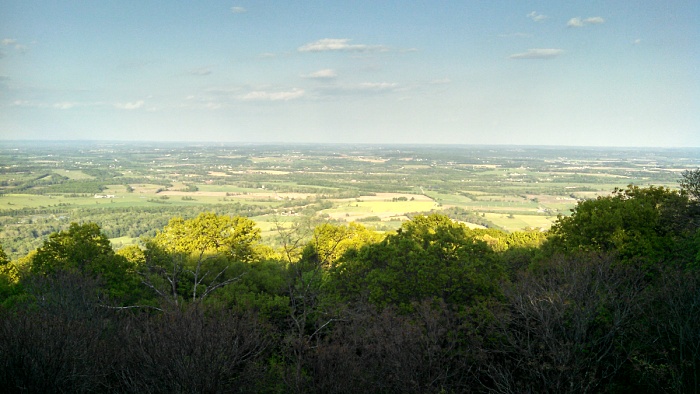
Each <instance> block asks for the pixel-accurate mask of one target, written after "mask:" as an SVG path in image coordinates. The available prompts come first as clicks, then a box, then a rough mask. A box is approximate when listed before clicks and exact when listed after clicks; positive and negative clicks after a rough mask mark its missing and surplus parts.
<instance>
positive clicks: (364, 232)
mask: <svg viewBox="0 0 700 394" xmlns="http://www.w3.org/2000/svg"><path fill="white" fill-rule="evenodd" d="M381 239H382V235H380V234H379V233H377V232H375V231H372V230H369V229H367V228H366V227H364V226H363V225H361V224H357V223H350V224H349V225H347V226H336V225H333V224H330V223H324V224H321V225H318V226H316V227H315V228H314V232H313V235H312V239H311V241H310V242H309V243H308V244H307V246H306V248H305V249H304V251H303V253H302V258H301V259H302V260H303V261H312V260H313V261H315V262H317V263H319V264H321V266H323V267H328V266H332V265H335V264H336V263H337V261H338V260H339V259H340V258H341V256H343V254H345V252H347V251H348V250H350V249H360V248H361V247H362V246H364V245H368V244H373V243H377V242H379V241H381Z"/></svg>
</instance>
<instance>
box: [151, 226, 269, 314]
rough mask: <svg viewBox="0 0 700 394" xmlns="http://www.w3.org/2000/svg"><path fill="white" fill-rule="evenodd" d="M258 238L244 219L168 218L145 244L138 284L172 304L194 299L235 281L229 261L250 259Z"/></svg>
mask: <svg viewBox="0 0 700 394" xmlns="http://www.w3.org/2000/svg"><path fill="white" fill-rule="evenodd" d="M259 240H260V230H259V229H258V228H257V227H255V222H253V221H252V220H250V219H247V218H243V217H230V216H219V215H216V214H214V213H202V214H200V215H199V216H197V217H196V218H193V219H189V220H184V219H182V218H173V219H171V220H170V222H169V223H168V225H167V226H165V228H163V230H162V231H159V232H158V233H157V234H156V236H155V237H154V238H153V239H151V240H150V241H149V242H148V243H147V245H146V246H147V250H146V252H145V265H144V267H143V269H142V272H141V275H142V276H143V277H144V280H143V283H144V284H145V285H146V286H148V287H150V288H151V289H152V290H153V291H154V292H155V293H156V294H157V295H158V296H159V297H160V298H161V299H162V300H166V301H168V302H169V303H171V304H173V305H179V304H180V303H181V300H184V299H189V300H191V301H192V302H196V301H200V300H202V299H204V298H205V297H207V296H208V295H209V294H210V293H212V292H213V291H214V290H216V289H218V288H220V287H223V286H225V285H228V284H230V283H233V282H235V281H237V280H238V279H239V278H238V277H237V276H236V275H234V274H232V273H231V272H230V271H231V270H229V268H230V266H231V264H232V263H234V262H245V263H248V262H253V261H256V260H257V259H258V252H257V250H258V241H259Z"/></svg>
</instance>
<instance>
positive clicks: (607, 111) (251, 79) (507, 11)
mask: <svg viewBox="0 0 700 394" xmlns="http://www.w3.org/2000/svg"><path fill="white" fill-rule="evenodd" d="M697 15H700V3H698V2H696V1H677V2H672V3H659V2H655V1H642V2H635V3H626V2H615V3H610V2H602V1H601V2H598V1H594V2H589V1H585V2H584V1H575V2H566V3H562V2H559V1H554V0H549V1H527V2H516V1H507V2H499V3H490V2H489V3H483V2H458V1H444V2H437V3H429V4H427V5H426V4H418V3H413V2H411V3H403V2H401V3H399V2H370V1H341V2H331V3H328V2H321V1H288V2H271V1H257V2H253V1H249V0H246V1H211V2H206V3H198V2H197V3H195V2H188V1H179V0H178V1H167V2H165V1H155V2H148V3H142V2H121V1H119V2H117V1H106V2H99V3H92V2H77V1H66V2H58V3H49V4H47V3H45V2H41V1H36V0H21V1H20V0H11V1H6V2H4V4H3V13H2V14H0V141H20V140H27V141H34V140H36V141H38V140H44V141H98V142H99V141H113V142H129V141H132V142H137V141H142V142H159V141H161V142H183V143H212V144H218V143H225V144H309V143H318V144H336V143H338V144H377V145H382V144H409V145H426V144H427V145H445V144H457V145H486V146H489V145H494V146H546V147H594V148H601V147H619V148H656V147H658V148H687V147H700V111H698V109H700V69H699V67H700V50H699V49H700V43H699V40H698V39H700V27H699V26H698V24H697V23H696V18H697Z"/></svg>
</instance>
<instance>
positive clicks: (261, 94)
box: [239, 88, 305, 101]
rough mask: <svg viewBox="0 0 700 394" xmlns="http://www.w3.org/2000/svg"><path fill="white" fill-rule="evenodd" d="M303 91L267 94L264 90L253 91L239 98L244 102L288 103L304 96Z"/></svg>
mask: <svg viewBox="0 0 700 394" xmlns="http://www.w3.org/2000/svg"><path fill="white" fill-rule="evenodd" d="M304 94H305V92H304V89H296V88H295V89H292V90H287V91H277V92H269V91H264V90H254V91H252V92H249V93H246V94H244V95H242V96H240V97H239V98H240V99H241V100H244V101H289V100H294V99H298V98H301V97H302V96H304Z"/></svg>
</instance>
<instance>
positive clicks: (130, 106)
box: [114, 100, 145, 110]
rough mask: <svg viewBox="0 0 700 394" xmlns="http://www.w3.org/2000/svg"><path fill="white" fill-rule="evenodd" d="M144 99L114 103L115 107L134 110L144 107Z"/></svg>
mask: <svg viewBox="0 0 700 394" xmlns="http://www.w3.org/2000/svg"><path fill="white" fill-rule="evenodd" d="M144 104H145V103H144V101H143V100H138V101H132V102H127V103H116V104H114V107H115V108H119V109H124V110H134V109H139V108H142V107H143V105H144Z"/></svg>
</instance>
